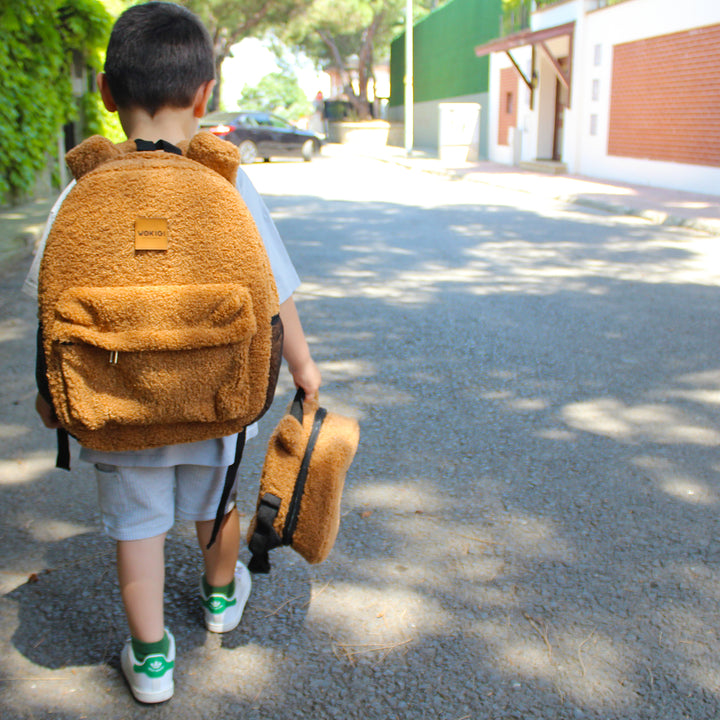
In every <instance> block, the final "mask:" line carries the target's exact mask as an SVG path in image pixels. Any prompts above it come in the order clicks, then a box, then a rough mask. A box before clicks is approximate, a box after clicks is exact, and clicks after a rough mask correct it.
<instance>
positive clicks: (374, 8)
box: [282, 0, 441, 118]
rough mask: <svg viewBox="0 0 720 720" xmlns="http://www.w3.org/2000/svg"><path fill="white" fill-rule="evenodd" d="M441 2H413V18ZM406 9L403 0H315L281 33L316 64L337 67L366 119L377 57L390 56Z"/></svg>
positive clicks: (423, 0) (351, 96) (361, 115)
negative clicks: (392, 44) (369, 87)
mask: <svg viewBox="0 0 720 720" xmlns="http://www.w3.org/2000/svg"><path fill="white" fill-rule="evenodd" d="M438 4H441V3H439V2H438V0H415V2H414V3H413V5H414V13H415V15H414V17H415V18H416V19H417V18H420V17H423V16H424V15H426V14H427V13H428V12H429V11H431V10H432V9H434V8H435V7H436V6H437V5H438ZM405 7H406V1H405V0H312V2H311V3H310V6H309V7H308V8H307V10H306V12H304V13H302V14H301V15H298V16H297V17H296V18H295V19H294V20H293V21H292V22H291V23H289V24H288V25H286V26H285V28H284V29H283V31H282V37H283V39H284V40H286V41H287V42H288V43H289V44H291V45H292V46H294V47H296V48H299V49H302V50H303V51H304V52H305V53H306V54H307V55H308V56H309V57H310V58H312V59H314V60H315V61H316V62H317V63H318V65H321V66H324V67H325V68H332V69H334V70H335V71H336V72H337V74H338V76H339V77H340V79H341V82H342V85H343V92H344V93H345V94H346V95H347V97H348V99H349V100H350V101H351V102H352V103H353V105H354V106H355V108H356V112H357V114H358V116H359V117H361V118H363V117H367V115H368V113H369V110H368V102H367V100H368V83H369V81H370V80H371V79H372V78H373V67H374V65H375V61H376V59H383V60H384V59H387V57H388V56H389V49H390V41H391V40H392V38H393V37H394V36H395V35H396V34H397V33H398V32H399V31H400V30H401V29H402V27H403V24H404V21H405ZM353 75H355V77H356V82H353Z"/></svg>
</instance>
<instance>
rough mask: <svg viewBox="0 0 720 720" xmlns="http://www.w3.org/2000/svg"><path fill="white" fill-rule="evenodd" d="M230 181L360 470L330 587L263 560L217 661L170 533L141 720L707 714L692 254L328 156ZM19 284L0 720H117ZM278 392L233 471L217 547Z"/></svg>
mask: <svg viewBox="0 0 720 720" xmlns="http://www.w3.org/2000/svg"><path fill="white" fill-rule="evenodd" d="M246 169H247V172H248V174H249V175H250V176H251V178H252V179H253V181H254V182H255V183H256V185H257V187H258V188H259V189H260V191H261V192H262V193H263V194H264V195H265V197H266V198H267V202H268V205H269V207H270V210H271V212H272V214H273V217H274V218H275V219H276V222H277V224H278V228H279V230H280V232H281V234H282V235H283V237H284V238H285V240H286V244H287V246H288V250H289V252H290V254H291V256H292V257H293V259H294V261H295V263H296V265H297V267H298V270H299V272H300V275H301V277H302V278H303V285H302V287H301V288H300V290H299V292H298V293H297V302H298V307H299V309H300V313H301V316H302V319H303V323H304V326H305V329H306V332H307V334H308V337H309V340H310V343H311V346H312V349H313V354H314V356H315V358H316V359H317V361H318V363H319V364H320V367H321V369H322V372H323V376H324V380H325V386H324V388H323V390H322V395H321V399H322V401H323V403H324V404H325V405H327V406H328V407H329V408H331V409H333V410H336V411H338V412H344V413H347V414H351V415H353V416H354V417H357V418H358V420H359V421H360V425H361V433H362V436H361V445H360V448H359V451H358V455H357V458H356V461H355V463H354V465H353V467H352V468H351V471H350V473H349V475H348V479H347V485H346V490H345V494H344V506H343V518H342V524H341V530H340V535H339V537H338V541H337V543H336V546H335V548H334V550H333V552H332V554H331V555H330V558H329V559H328V560H327V561H326V562H325V563H323V564H322V565H319V566H308V565H306V564H305V563H304V562H303V561H302V560H301V559H300V558H299V556H297V555H295V554H294V553H293V552H292V551H290V550H281V551H276V555H275V557H274V558H273V570H272V572H271V574H270V575H269V576H267V577H257V578H256V579H255V584H254V589H253V594H252V595H251V597H250V601H249V604H248V608H247V610H246V614H245V617H244V619H243V621H242V623H241V625H240V627H239V628H238V629H237V630H236V631H234V632H233V633H230V634H229V635H228V636H226V637H220V636H216V635H212V634H208V633H206V632H205V631H204V630H203V629H202V615H201V612H200V608H199V605H198V603H197V599H196V597H195V595H196V585H197V574H198V567H199V566H198V551H197V549H196V547H195V541H194V539H193V537H192V531H191V529H190V528H188V527H186V526H178V527H177V528H176V529H175V530H174V531H173V533H172V535H171V537H170V539H169V540H168V580H167V617H166V622H167V624H168V625H169V626H170V627H171V628H172V630H173V632H174V634H175V637H176V639H177V643H178V658H177V666H176V682H177V684H176V695H175V698H174V699H173V700H172V701H171V702H170V703H168V704H167V705H166V706H164V707H161V708H157V709H155V710H154V711H153V713H154V714H156V715H157V716H158V717H173V718H180V719H182V720H184V719H185V718H187V719H188V720H190V719H191V718H192V719H193V720H195V718H199V717H212V718H239V717H241V718H252V719H255V718H257V719H260V718H270V717H272V718H276V719H278V720H290V718H293V719H294V718H297V717H313V718H363V719H364V720H368V719H372V720H385V719H386V718H402V719H403V720H405V719H406V718H411V719H413V720H415V719H418V720H419V719H420V718H433V719H434V718H442V719H443V720H446V719H447V720H460V719H461V718H465V719H469V718H473V720H485V719H486V718H487V719H490V720H509V719H511V718H513V719H519V718H522V720H526V719H528V718H532V719H538V720H540V719H542V720H550V719H551V720H555V719H556V718H558V719H560V720H566V719H570V718H573V719H574V718H594V719H597V720H600V719H603V720H605V719H609V718H613V719H617V720H620V719H622V720H629V719H630V718H632V719H635V718H642V719H643V720H645V719H647V720H650V719H651V718H652V719H653V720H655V719H659V720H676V719H677V718H683V717H689V718H693V720H695V719H704V718H707V719H708V720H709V719H710V718H713V719H714V718H717V717H718V716H720V671H719V670H718V668H719V667H720V637H719V635H718V621H719V620H720V613H719V612H718V603H719V602H720V590H719V588H720V585H719V584H718V580H720V528H719V527H718V504H719V503H720V478H719V476H718V473H719V472H720V460H718V443H719V442H720V414H719V413H718V408H720V400H719V398H720V365H719V364H718V362H717V357H718V353H717V348H718V340H720V338H718V323H717V318H718V317H719V316H720V293H719V292H718V284H719V281H720V263H718V258H717V252H718V250H717V248H716V245H717V241H716V239H715V238H714V237H713V236H712V235H710V234H707V233H700V232H695V231H692V230H689V229H686V228H677V227H667V226H662V225H657V224H653V223H652V222H650V221H648V220H645V219H643V218H641V217H637V216H631V215H627V216H626V215H622V216H618V215H613V214H610V213H607V212H600V211H598V210H593V209H590V208H587V207H583V206H580V205H578V204H576V203H574V202H559V201H555V200H551V199H550V198H548V197H547V196H544V195H539V194H535V195H534V194H532V193H528V192H524V191H522V192H518V191H517V190H515V189H509V188H507V187H502V186H493V185H491V184H488V183H478V182H464V181H462V182H458V181H456V180H453V179H452V178H450V177H447V176H446V175H444V174H442V173H434V172H433V173H429V172H416V171H415V170H408V169H407V168H405V167H402V166H401V165H400V164H399V163H396V162H382V163H380V162H378V160H377V159H373V158H368V157H356V156H355V155H353V154H350V153H345V154H343V155H342V156H339V153H338V154H332V152H330V153H328V155H326V156H323V157H321V158H318V159H316V160H315V161H313V162H312V163H302V162H299V161H279V162H273V163H269V164H263V163H258V164H256V165H253V166H252V167H248V168H246ZM22 274H23V272H22V267H21V265H17V266H14V267H13V268H11V269H10V270H9V271H8V272H7V273H6V274H4V275H3V276H2V278H0V288H2V295H1V296H0V302H2V306H3V315H2V322H1V324H0V341H1V342H0V373H2V375H1V378H0V388H1V389H0V402H1V403H2V406H3V408H4V412H3V415H2V418H3V419H2V421H1V422H0V435H1V436H2V439H3V454H2V460H0V528H1V529H0V534H1V535H0V541H1V542H2V548H3V562H2V564H0V580H2V589H3V592H4V593H5V594H4V595H3V596H2V597H0V678H2V679H1V680H0V683H1V684H0V716H2V718H3V720H5V718H8V720H14V719H15V718H31V717H49V716H51V715H52V716H54V717H66V718H80V717H84V716H87V717H102V718H113V719H114V718H117V719H120V718H133V717H137V716H139V715H140V714H143V715H144V714H145V711H143V710H142V709H141V708H139V707H138V706H137V705H136V704H135V703H134V701H132V699H131V697H130V695H129V693H128V691H127V689H126V688H125V686H124V684H123V682H122V680H121V678H120V675H119V672H118V654H119V650H120V646H121V643H122V640H123V638H124V636H125V632H126V630H125V625H124V620H123V616H122V612H121V610H120V604H119V597H118V593H117V591H116V589H115V580H114V571H113V550H112V546H111V544H110V543H109V542H108V541H107V540H106V539H104V538H103V537H102V535H101V534H100V531H99V528H98V523H97V515H96V510H95V504H96V503H95V497H94V488H93V481H92V473H91V472H90V470H89V469H88V468H87V467H83V466H82V465H79V464H77V465H76V467H75V468H74V470H73V473H72V474H67V473H62V472H60V471H56V470H53V461H54V456H53V438H52V435H51V434H49V433H47V432H44V431H43V430H42V429H41V428H40V427H39V423H38V421H37V420H36V419H35V417H34V411H33V409H32V398H33V395H34V390H33V386H34V379H33V369H32V360H31V358H32V355H33V347H34V332H35V318H34V309H33V308H32V304H31V303H28V302H26V301H25V300H24V299H21V298H20V297H19V296H18V288H19V284H20V281H21V279H22ZM291 393H292V390H291V381H290V379H289V377H288V375H287V374H285V373H283V375H282V376H281V382H280V388H279V390H278V393H277V401H276V403H275V405H274V406H273V408H272V410H271V412H270V415H269V417H268V419H267V420H266V421H264V422H263V424H262V430H261V438H260V439H259V440H258V441H256V442H254V443H251V444H250V445H249V447H248V452H247V455H246V458H245V459H244V461H243V469H242V471H241V472H242V474H243V478H245V480H244V482H243V485H242V489H241V492H240V496H239V499H238V504H239V507H240V509H241V511H242V512H243V518H242V522H243V527H246V525H247V521H248V517H249V514H250V513H251V511H252V508H253V507H254V502H255V493H256V488H257V478H258V476H259V471H260V466H261V463H262V455H263V443H264V441H265V439H266V438H267V435H268V434H269V432H270V429H271V428H272V426H273V425H274V423H275V422H276V420H277V418H278V417H279V415H280V414H281V413H282V410H283V406H284V404H285V403H286V402H288V401H289V399H290V397H291ZM28 579H30V580H31V581H30V582H28ZM78 635H81V636H82V640H83V643H82V644H81V643H79V642H78Z"/></svg>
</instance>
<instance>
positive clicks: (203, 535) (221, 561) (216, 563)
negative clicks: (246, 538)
mask: <svg viewBox="0 0 720 720" xmlns="http://www.w3.org/2000/svg"><path fill="white" fill-rule="evenodd" d="M214 523H215V520H202V521H200V522H196V523H195V528H196V530H197V537H198V542H199V543H200V549H201V550H202V553H203V558H204V560H205V579H206V580H207V581H208V583H209V584H210V585H212V586H213V587H220V586H222V585H228V584H229V583H230V582H232V579H233V577H234V575H235V565H236V563H237V559H238V554H239V552H240V518H239V516H238V512H237V508H235V507H234V508H233V509H232V510H230V512H229V513H227V514H226V515H225V517H224V518H223V521H222V525H221V526H220V530H219V532H218V534H217V538H216V539H215V543H214V544H213V546H212V547H211V548H209V549H208V547H207V544H208V543H209V542H210V536H211V535H212V529H213V525H214Z"/></svg>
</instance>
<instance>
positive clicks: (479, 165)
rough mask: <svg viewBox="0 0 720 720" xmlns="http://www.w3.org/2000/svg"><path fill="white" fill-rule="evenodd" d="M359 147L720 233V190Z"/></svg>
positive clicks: (385, 157)
mask: <svg viewBox="0 0 720 720" xmlns="http://www.w3.org/2000/svg"><path fill="white" fill-rule="evenodd" d="M336 147H338V146H336ZM335 152H337V151H336V150H334V149H330V153H335ZM341 152H343V151H341ZM355 152H356V153H357V154H362V155H365V156H368V157H373V158H375V159H377V160H381V161H383V162H392V163H395V164H397V165H402V166H404V167H407V168H412V169H414V170H421V171H423V172H428V173H434V174H439V175H444V176H446V177H451V178H454V179H457V180H467V181H470V182H477V183H484V184H487V185H493V186H496V187H503V188H507V189H510V190H516V191H520V192H526V193H530V194H533V195H544V196H546V197H547V198H548V199H552V200H558V201H561V202H566V203H570V204H574V205H579V206H582V207H588V208H594V209H596V210H601V211H603V212H607V213H611V214H614V215H632V216H635V217H641V218H644V219H645V220H647V221H648V222H650V223H653V224H656V225H669V226H674V227H687V228H692V229H694V230H698V231H700V232H704V233H708V234H711V235H720V196H719V195H700V194H696V193H688V192H682V191H680V190H668V189H665V188H654V187H648V186H641V185H631V184H627V183H620V182H614V181H612V182H611V181H605V180H595V179H592V178H587V177H582V176H578V175H551V174H547V173H540V172H533V171H529V170H522V169H520V168H518V167H514V166H510V165H501V164H500V163H494V162H489V161H480V162H474V163H470V162H466V163H447V162H443V161H442V160H439V159H438V158H435V157H432V156H431V155H429V154H428V153H426V152H423V151H419V150H414V151H413V153H412V155H411V156H410V157H408V156H407V154H406V152H405V150H404V149H403V148H397V147H384V148H380V150H379V151H377V150H375V149H370V148H358V149H357V150H356V151H355Z"/></svg>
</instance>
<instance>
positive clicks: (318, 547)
mask: <svg viewBox="0 0 720 720" xmlns="http://www.w3.org/2000/svg"><path fill="white" fill-rule="evenodd" d="M359 440H360V428H359V426H358V423H357V421H356V420H353V419H352V418H348V417H344V416H342V415H338V414H336V413H331V412H328V411H327V410H326V409H325V408H322V407H320V406H319V404H318V401H317V400H313V401H308V400H305V399H304V397H303V392H302V390H298V392H297V394H296V395H295V399H294V400H293V402H292V404H291V405H290V407H289V408H288V411H287V413H286V414H285V415H284V416H283V418H282V419H281V420H280V422H279V423H278V425H277V427H276V428H275V430H274V432H273V434H272V435H271V437H270V441H269V442H268V449H267V454H266V456H265V464H264V466H263V471H262V476H261V479H260V491H259V493H258V502H257V511H256V513H255V515H254V516H253V518H252V520H251V521H250V528H249V530H248V545H249V547H250V552H251V553H252V558H251V560H250V563H249V565H248V567H249V569H250V570H251V571H252V572H256V573H267V572H269V571H270V561H269V555H268V553H269V551H270V550H272V549H273V548H276V547H279V546H280V545H290V547H292V548H293V550H295V551H297V552H298V553H300V555H302V557H304V558H305V560H307V561H308V562H309V563H320V562H322V561H323V560H325V558H326V557H327V556H328V555H329V553H330V551H331V550H332V547H333V545H334V544H335V538H336V537H337V533H338V529H339V527H340V501H341V498H342V491H343V485H344V484H345V475H346V474H347V471H348V469H349V467H350V464H351V463H352V460H353V458H354V457H355V452H356V450H357V446H358V442H359Z"/></svg>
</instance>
